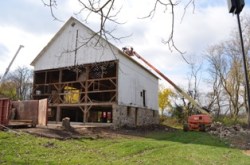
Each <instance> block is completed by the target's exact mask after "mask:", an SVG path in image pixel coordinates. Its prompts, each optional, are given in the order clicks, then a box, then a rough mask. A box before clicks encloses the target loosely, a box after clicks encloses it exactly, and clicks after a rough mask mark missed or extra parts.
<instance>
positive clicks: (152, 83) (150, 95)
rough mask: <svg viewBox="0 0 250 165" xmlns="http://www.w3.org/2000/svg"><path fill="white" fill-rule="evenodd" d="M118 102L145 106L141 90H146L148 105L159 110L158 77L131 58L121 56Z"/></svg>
mask: <svg viewBox="0 0 250 165" xmlns="http://www.w3.org/2000/svg"><path fill="white" fill-rule="evenodd" d="M119 57H120V58H119V70H118V73H119V75H118V79H119V80H118V91H119V92H118V104H120V105H131V106H139V107H143V97H142V96H141V92H142V91H143V90H145V91H146V107H147V108H149V109H154V110H158V78H156V77H155V76H152V74H150V73H149V72H148V71H146V70H145V69H143V68H141V67H140V66H139V65H137V64H136V63H134V62H132V61H131V60H130V59H128V58H126V57H124V56H119Z"/></svg>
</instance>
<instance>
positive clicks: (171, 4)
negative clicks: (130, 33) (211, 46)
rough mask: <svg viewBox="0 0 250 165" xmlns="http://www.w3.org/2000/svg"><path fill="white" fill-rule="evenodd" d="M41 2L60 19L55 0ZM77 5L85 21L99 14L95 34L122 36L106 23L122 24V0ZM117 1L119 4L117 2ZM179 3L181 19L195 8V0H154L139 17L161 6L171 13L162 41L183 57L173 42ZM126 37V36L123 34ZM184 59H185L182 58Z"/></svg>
mask: <svg viewBox="0 0 250 165" xmlns="http://www.w3.org/2000/svg"><path fill="white" fill-rule="evenodd" d="M42 2H43V4H44V5H45V6H46V7H49V9H50V12H51V15H52V17H53V18H54V19H55V20H59V21H61V20H60V19H59V18H58V17H57V16H56V14H55V13H54V10H55V9H56V8H57V2H58V1H57V0H42ZM78 2H79V6H80V7H81V9H80V10H79V12H78V13H77V14H80V13H87V14H86V16H85V18H83V19H84V20H85V21H88V19H89V17H90V15H92V14H95V15H97V16H99V18H100V23H99V30H98V32H97V33H96V34H98V35H99V36H101V37H104V38H105V39H109V38H112V39H115V40H120V39H121V38H123V37H124V36H123V37H117V36H115V35H113V34H112V33H113V32H114V31H115V30H116V29H115V28H114V29H111V30H110V29H108V28H107V24H108V23H113V24H123V23H121V22H119V21H118V18H119V13H120V11H121V10H122V6H123V4H121V3H124V2H121V1H118V0H78ZM118 2H119V4H118ZM180 3H183V4H184V9H183V16H182V19H183V18H184V16H185V13H186V11H187V9H188V8H189V7H190V6H192V7H193V10H194V9H195V0H179V1H177V0H154V1H153V5H152V9H151V10H150V11H145V16H143V17H141V19H146V18H153V17H154V16H155V15H156V11H158V10H159V8H162V7H163V12H164V13H166V11H168V13H170V14H171V24H170V26H171V32H170V34H169V36H168V37H166V38H167V39H163V40H162V42H163V43H164V44H166V45H167V46H168V47H169V50H170V51H173V50H176V51H177V52H179V53H180V54H181V55H182V57H183V58H184V56H183V54H184V52H183V51H181V50H180V49H178V47H177V46H176V44H175V42H174V29H175V9H176V6H177V5H179V4H180ZM125 37H127V36H125ZM184 60H185V61H186V59H185V58H184Z"/></svg>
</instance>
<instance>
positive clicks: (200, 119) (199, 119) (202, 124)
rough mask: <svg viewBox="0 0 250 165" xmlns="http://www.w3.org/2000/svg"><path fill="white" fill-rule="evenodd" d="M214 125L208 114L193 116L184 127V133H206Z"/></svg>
mask: <svg viewBox="0 0 250 165" xmlns="http://www.w3.org/2000/svg"><path fill="white" fill-rule="evenodd" d="M211 124H212V118H211V117H210V115H208V114H198V115H191V116H189V117H188V120H187V123H185V124H184V125H183V130H184V131H189V130H194V131H203V132H204V131H206V129H207V128H209V127H210V126H211Z"/></svg>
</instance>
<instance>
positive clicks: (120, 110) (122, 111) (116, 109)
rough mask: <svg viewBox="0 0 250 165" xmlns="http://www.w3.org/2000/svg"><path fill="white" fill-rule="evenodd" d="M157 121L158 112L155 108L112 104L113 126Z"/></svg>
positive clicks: (130, 125)
mask: <svg viewBox="0 0 250 165" xmlns="http://www.w3.org/2000/svg"><path fill="white" fill-rule="evenodd" d="M159 121H160V120H159V113H158V111H156V110H151V109H146V108H137V107H129V106H122V105H113V124H114V126H115V127H122V126H129V127H136V126H143V125H151V124H159Z"/></svg>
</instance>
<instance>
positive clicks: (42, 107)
mask: <svg viewBox="0 0 250 165" xmlns="http://www.w3.org/2000/svg"><path fill="white" fill-rule="evenodd" d="M47 123H48V99H41V100H39V108H38V125H43V126H46V125H47Z"/></svg>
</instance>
